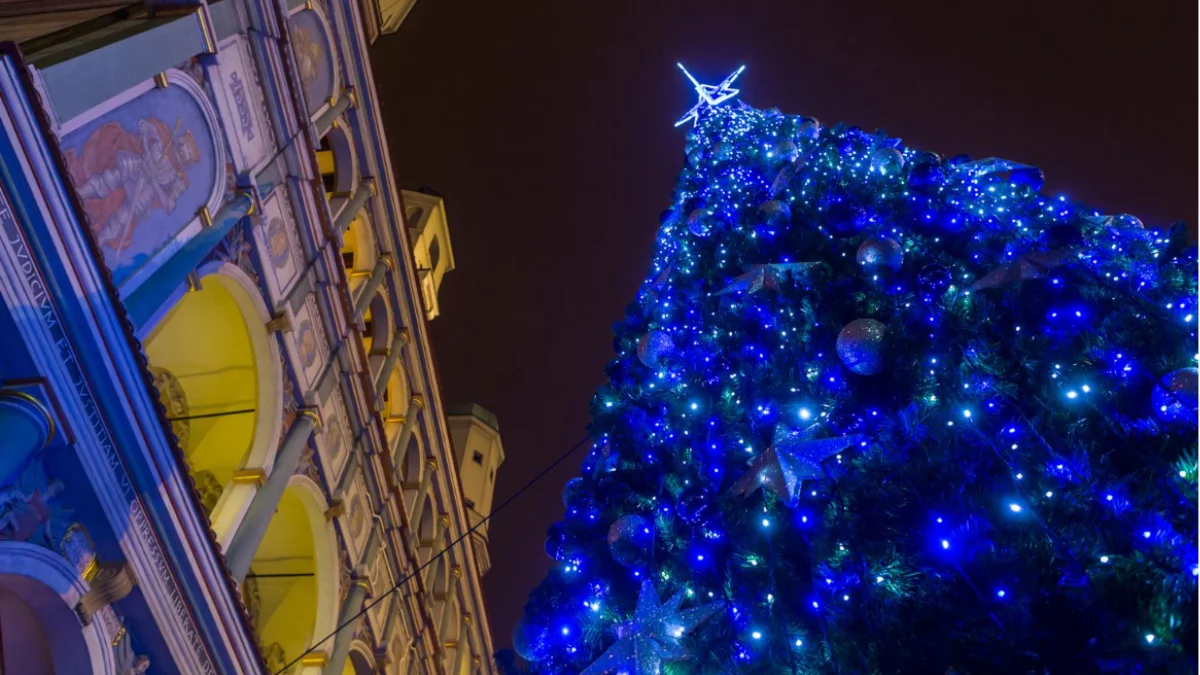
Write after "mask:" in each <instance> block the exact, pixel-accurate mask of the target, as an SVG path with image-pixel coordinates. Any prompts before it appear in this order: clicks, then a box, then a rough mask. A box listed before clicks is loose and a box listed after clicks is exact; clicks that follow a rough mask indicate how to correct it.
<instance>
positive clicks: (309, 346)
mask: <svg viewBox="0 0 1200 675" xmlns="http://www.w3.org/2000/svg"><path fill="white" fill-rule="evenodd" d="M298 332H299V333H300V337H299V340H298V345H297V346H298V347H299V351H300V361H301V363H303V364H304V367H305V368H307V367H308V366H311V365H312V364H313V362H315V361H316V360H317V335H316V333H314V332H313V327H312V324H310V323H309V322H307V321H304V322H303V323H301V324H300V330H299V331H298Z"/></svg>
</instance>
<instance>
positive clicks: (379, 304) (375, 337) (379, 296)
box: [362, 282, 403, 414]
mask: <svg viewBox="0 0 1200 675" xmlns="http://www.w3.org/2000/svg"><path fill="white" fill-rule="evenodd" d="M385 285H386V282H385ZM393 326H394V323H393V319H392V307H391V304H390V303H389V302H388V295H387V292H386V290H385V287H384V286H381V287H380V289H379V291H378V292H377V293H375V297H374V298H372V299H371V303H370V304H369V305H367V309H366V311H365V312H363V333H362V340H363V352H364V353H365V354H366V355H367V374H368V375H370V377H371V381H372V382H374V381H375V378H376V376H377V375H378V373H379V371H380V370H381V369H382V368H383V363H384V361H385V360H386V359H387V355H388V352H389V351H390V350H391V347H392V336H393V334H394V333H395V330H394V328H393ZM384 393H385V395H388V394H387V392H386V391H385V392H384ZM401 414H403V413H401Z"/></svg>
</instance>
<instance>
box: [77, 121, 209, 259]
mask: <svg viewBox="0 0 1200 675" xmlns="http://www.w3.org/2000/svg"><path fill="white" fill-rule="evenodd" d="M181 121H182V120H179V121H176V123H175V127H174V128H171V127H170V126H168V125H167V124H166V123H165V122H163V121H162V120H160V119H157V118H154V117H143V118H141V119H139V120H138V121H137V129H136V130H135V131H129V130H127V129H125V128H124V127H122V126H121V125H120V124H119V123H117V122H108V123H107V124H104V125H101V126H100V127H98V128H97V129H96V130H95V131H93V132H92V133H91V134H90V135H89V136H88V139H87V141H85V142H84V144H83V147H82V149H81V150H80V151H78V152H76V151H75V149H70V150H68V151H67V152H66V160H67V170H68V171H69V172H70V174H71V179H72V180H73V181H74V182H75V186H76V188H77V189H78V190H79V196H80V197H82V198H83V208H84V210H85V211H86V212H87V215H88V220H89V221H91V223H90V224H91V228H92V232H93V233H94V234H95V235H96V238H97V240H98V241H99V243H100V244H101V245H102V246H104V247H105V248H108V249H111V250H113V251H116V253H117V254H118V256H119V255H120V252H121V251H122V250H124V249H125V248H126V247H128V246H129V243H130V241H131V240H132V239H133V234H134V232H135V231H136V230H137V226H138V223H139V221H140V220H142V219H143V218H145V217H146V216H147V215H148V214H149V213H150V212H151V211H154V210H156V209H161V210H163V211H166V212H167V213H171V212H173V211H174V210H175V203H176V201H177V200H178V199H179V198H180V197H181V196H182V195H183V193H184V192H185V191H186V190H187V188H188V176H187V170H188V169H189V168H191V167H192V166H194V165H195V164H196V163H197V162H199V161H200V150H199V148H198V147H197V146H196V139H195V138H194V137H193V136H192V132H191V131H190V130H187V129H183V130H181V129H180V122H181Z"/></svg>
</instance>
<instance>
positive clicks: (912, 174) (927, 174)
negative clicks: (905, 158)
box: [908, 152, 946, 190]
mask: <svg viewBox="0 0 1200 675" xmlns="http://www.w3.org/2000/svg"><path fill="white" fill-rule="evenodd" d="M908 166H909V169H908V185H909V187H912V188H916V189H919V190H924V189H930V188H936V187H938V186H940V185H941V184H942V183H943V182H945V180H946V172H945V171H944V170H943V169H942V165H941V161H940V160H938V157H937V155H935V154H933V153H929V152H924V153H921V154H919V155H918V156H916V157H914V158H913V160H912V161H911V162H909V164H908Z"/></svg>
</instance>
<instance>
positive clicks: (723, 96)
mask: <svg viewBox="0 0 1200 675" xmlns="http://www.w3.org/2000/svg"><path fill="white" fill-rule="evenodd" d="M675 65H677V66H679V69H680V70H682V71H683V74H684V75H687V79H689V80H691V81H692V86H693V87H694V88H695V89H696V95H697V96H699V97H700V100H698V101H696V105H694V106H692V109H691V110H689V111H687V114H686V115H684V116H683V117H681V118H679V121H678V122H676V123H675V126H677V127H678V126H683V125H684V124H686V123H687V122H688V120H691V121H692V122H693V123H695V122H696V121H697V120H699V119H700V113H701V112H703V111H704V110H707V109H708V108H711V107H713V106H717V105H721V104H722V103H724V102H725V101H728V100H729V99H731V98H733V97H734V96H737V95H738V93H739V92H740V90H738V89H733V88H732V87H731V85H732V84H733V81H734V80H736V79H738V76H739V75H741V74H742V71H743V70H745V69H746V66H742V67H741V68H738V69H737V70H735V71H733V74H732V75H730V76H729V77H727V78H725V79H724V80H722V81H721V84H718V85H712V84H700V83H699V82H697V81H696V78H694V77H692V74H691V73H689V72H688V70H687V68H684V67H683V64H682V63H676V64H675Z"/></svg>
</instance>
